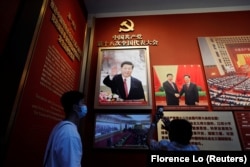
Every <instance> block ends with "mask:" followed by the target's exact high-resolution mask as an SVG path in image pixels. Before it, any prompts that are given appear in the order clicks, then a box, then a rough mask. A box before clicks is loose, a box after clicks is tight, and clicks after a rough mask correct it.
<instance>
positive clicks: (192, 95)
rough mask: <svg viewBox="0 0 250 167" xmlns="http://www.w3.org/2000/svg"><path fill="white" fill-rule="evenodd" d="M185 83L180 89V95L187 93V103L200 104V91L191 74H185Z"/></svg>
mask: <svg viewBox="0 0 250 167" xmlns="http://www.w3.org/2000/svg"><path fill="white" fill-rule="evenodd" d="M184 81H185V84H183V86H182V89H181V90H180V97H181V96H182V95H183V94H185V104H186V105H199V91H198V88H197V85H196V84H195V83H193V82H191V77H190V75H187V74H186V75H184Z"/></svg>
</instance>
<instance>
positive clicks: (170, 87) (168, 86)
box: [162, 74, 179, 105]
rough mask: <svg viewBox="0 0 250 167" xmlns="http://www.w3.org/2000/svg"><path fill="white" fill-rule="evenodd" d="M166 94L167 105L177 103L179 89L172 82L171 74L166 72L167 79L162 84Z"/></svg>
mask: <svg viewBox="0 0 250 167" xmlns="http://www.w3.org/2000/svg"><path fill="white" fill-rule="evenodd" d="M162 86H163V89H164V90H165V94H166V102H167V105H179V90H178V88H177V86H176V84H175V83H174V82H173V74H167V81H165V82H163V84H162Z"/></svg>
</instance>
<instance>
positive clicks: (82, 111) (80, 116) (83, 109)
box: [77, 105, 88, 118]
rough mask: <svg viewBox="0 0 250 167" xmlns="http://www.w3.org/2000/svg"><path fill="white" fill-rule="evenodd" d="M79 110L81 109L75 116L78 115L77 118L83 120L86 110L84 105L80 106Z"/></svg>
mask: <svg viewBox="0 0 250 167" xmlns="http://www.w3.org/2000/svg"><path fill="white" fill-rule="evenodd" d="M80 109H81V111H80V112H77V114H78V116H79V118H83V117H84V116H85V115H86V114H87V112H88V108H87V106H86V105H82V106H80Z"/></svg>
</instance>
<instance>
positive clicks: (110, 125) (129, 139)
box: [94, 114, 151, 149]
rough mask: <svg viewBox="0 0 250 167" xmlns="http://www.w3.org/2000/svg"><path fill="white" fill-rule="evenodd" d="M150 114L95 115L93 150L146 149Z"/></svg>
mask: <svg viewBox="0 0 250 167" xmlns="http://www.w3.org/2000/svg"><path fill="white" fill-rule="evenodd" d="M150 123H151V115H150V114H96V117H95V136H94V140H95V141H94V147H95V148H110V149H148V146H147V143H146V139H147V134H148V130H149V128H150Z"/></svg>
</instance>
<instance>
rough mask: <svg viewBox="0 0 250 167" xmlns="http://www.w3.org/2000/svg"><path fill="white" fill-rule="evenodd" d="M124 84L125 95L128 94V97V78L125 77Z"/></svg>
mask: <svg viewBox="0 0 250 167" xmlns="http://www.w3.org/2000/svg"><path fill="white" fill-rule="evenodd" d="M123 84H124V90H125V95H126V98H127V97H128V86H127V82H126V79H124V81H123Z"/></svg>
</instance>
